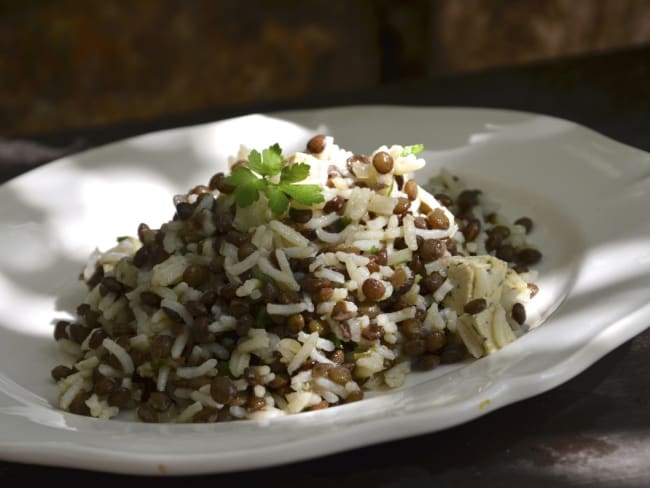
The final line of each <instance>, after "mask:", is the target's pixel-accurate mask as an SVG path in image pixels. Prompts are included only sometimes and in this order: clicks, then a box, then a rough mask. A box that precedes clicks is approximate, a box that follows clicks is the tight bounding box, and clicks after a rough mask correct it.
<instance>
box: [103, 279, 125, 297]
mask: <svg viewBox="0 0 650 488" xmlns="http://www.w3.org/2000/svg"><path fill="white" fill-rule="evenodd" d="M102 286H105V287H106V289H107V290H108V291H110V292H113V293H122V291H123V290H124V286H123V285H122V283H120V282H119V281H117V279H115V278H113V277H112V276H106V277H104V279H102Z"/></svg>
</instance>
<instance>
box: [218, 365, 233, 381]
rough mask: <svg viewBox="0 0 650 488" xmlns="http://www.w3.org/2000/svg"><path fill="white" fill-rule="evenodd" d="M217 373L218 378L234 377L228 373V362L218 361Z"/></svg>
mask: <svg viewBox="0 0 650 488" xmlns="http://www.w3.org/2000/svg"><path fill="white" fill-rule="evenodd" d="M217 372H218V373H219V376H228V377H229V378H234V376H233V375H232V373H231V372H230V367H229V366H228V361H219V362H218V363H217Z"/></svg>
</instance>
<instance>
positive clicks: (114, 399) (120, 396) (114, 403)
mask: <svg viewBox="0 0 650 488" xmlns="http://www.w3.org/2000/svg"><path fill="white" fill-rule="evenodd" d="M152 395H153V393H152ZM106 401H107V403H108V404H109V405H110V406H111V407H118V408H124V407H126V406H127V405H128V404H129V402H130V401H131V390H129V389H127V388H123V387H121V386H120V387H118V388H115V389H114V390H113V391H112V392H111V393H110V395H108V398H107V400H106Z"/></svg>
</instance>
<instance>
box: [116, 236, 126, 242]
mask: <svg viewBox="0 0 650 488" xmlns="http://www.w3.org/2000/svg"><path fill="white" fill-rule="evenodd" d="M128 238H129V236H120V237H118V238H117V242H122V241H126V240H127V239H128Z"/></svg>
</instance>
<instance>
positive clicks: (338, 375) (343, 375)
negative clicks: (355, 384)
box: [328, 366, 352, 385]
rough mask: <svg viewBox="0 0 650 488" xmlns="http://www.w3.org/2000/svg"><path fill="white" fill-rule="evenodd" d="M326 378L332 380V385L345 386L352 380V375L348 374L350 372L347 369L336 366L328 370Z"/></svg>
mask: <svg viewBox="0 0 650 488" xmlns="http://www.w3.org/2000/svg"><path fill="white" fill-rule="evenodd" d="M328 376H329V379H330V380H332V381H333V382H334V383H338V384H339V385H345V384H346V383H347V382H348V381H351V380H352V374H351V373H350V370H349V369H348V368H344V367H343V366H336V367H334V368H332V369H330V370H329V373H328Z"/></svg>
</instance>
